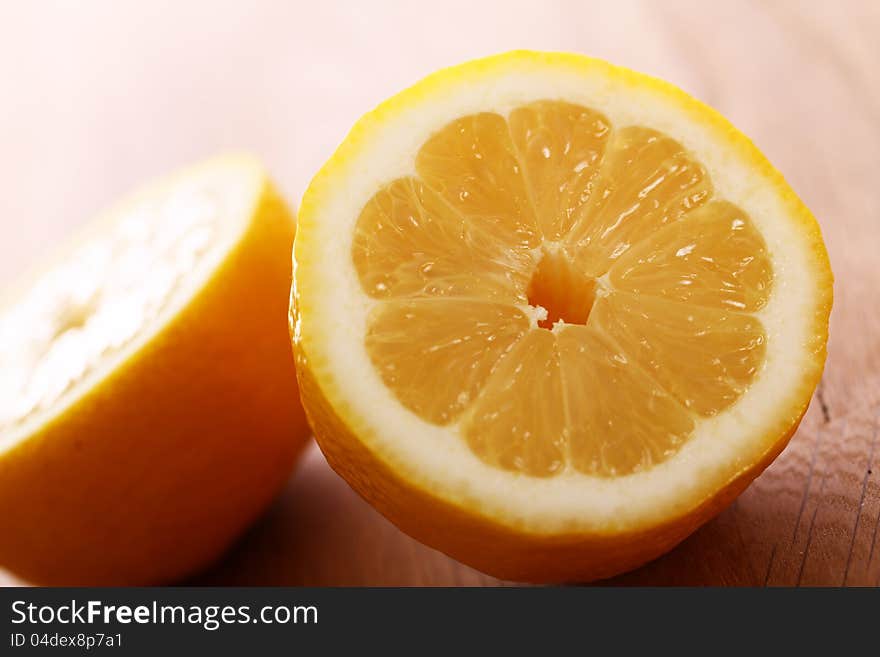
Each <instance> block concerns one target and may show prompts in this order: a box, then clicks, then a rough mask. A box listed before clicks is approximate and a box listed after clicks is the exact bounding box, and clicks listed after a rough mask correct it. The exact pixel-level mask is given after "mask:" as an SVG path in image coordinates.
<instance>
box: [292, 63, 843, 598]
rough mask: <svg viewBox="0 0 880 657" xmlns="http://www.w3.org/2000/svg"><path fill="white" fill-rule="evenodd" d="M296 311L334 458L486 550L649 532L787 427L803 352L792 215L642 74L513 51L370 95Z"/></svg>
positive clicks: (524, 552)
mask: <svg viewBox="0 0 880 657" xmlns="http://www.w3.org/2000/svg"><path fill="white" fill-rule="evenodd" d="M299 222H300V223H299V228H298V233H297V236H296V242H295V263H294V271H295V273H294V290H293V293H292V303H291V307H292V310H291V332H292V339H293V342H294V347H295V351H296V355H297V369H298V373H299V378H300V389H301V392H302V396H303V402H304V404H305V408H306V412H307V414H308V415H309V417H310V420H311V423H312V425H313V428H314V430H315V433H316V437H317V439H318V442H319V444H320V446H321V449H322V450H323V451H324V453H325V455H326V456H327V459H328V461H329V462H330V464H331V465H332V466H333V467H334V468H335V469H336V471H337V472H338V473H339V474H341V475H342V476H343V477H344V478H345V479H346V480H347V481H348V482H349V483H350V484H351V485H352V486H353V487H354V488H355V489H356V490H357V491H358V492H360V493H361V495H363V496H364V497H365V498H366V499H367V500H368V501H370V502H371V503H372V504H373V505H375V506H376V508H378V509H379V510H380V511H381V512H382V513H384V514H385V515H386V516H387V517H388V518H390V519H391V520H392V521H393V522H395V523H396V524H397V525H398V526H399V527H401V528H402V529H403V530H404V531H406V532H408V533H410V534H412V535H413V536H414V537H416V538H418V539H421V540H422V541H424V542H426V543H428V544H429V545H432V546H434V547H436V548H439V549H440V550H442V551H444V552H446V553H448V554H449V555H451V556H453V557H455V558H457V559H459V560H461V561H463V562H465V563H467V564H470V565H472V566H475V567H477V568H479V569H481V570H483V571H485V572H487V573H491V574H493V575H496V576H499V577H503V578H508V579H515V580H529V581H537V582H545V581H566V580H568V581H574V580H578V581H586V580H591V579H595V578H601V577H606V576H610V575H613V574H615V573H618V572H621V571H623V570H626V569H630V568H633V567H635V566H637V565H639V564H642V563H644V562H646V561H648V560H650V559H652V558H654V557H656V556H658V555H659V554H661V553H663V552H664V551H666V550H668V549H670V548H671V547H672V546H674V545H675V544H676V543H678V542H679V541H681V540H682V539H683V538H684V537H685V536H687V535H688V534H689V533H690V532H692V531H693V530H694V529H695V528H696V527H698V526H699V525H700V524H701V523H703V522H705V521H706V520H707V519H709V518H710V517H712V516H713V515H714V514H716V513H717V512H718V511H720V510H721V509H722V508H723V507H724V506H725V505H726V504H728V503H729V502H730V501H731V500H732V499H733V498H734V497H735V496H736V495H737V494H739V493H740V492H741V491H742V490H743V489H744V488H745V487H746V486H747V485H748V484H749V482H750V481H751V480H752V479H753V478H754V477H755V476H757V475H758V473H760V472H761V470H763V469H764V468H765V467H766V466H767V465H768V464H769V463H770V462H771V461H772V460H773V458H774V457H775V456H776V455H777V454H779V452H780V451H781V450H782V449H783V447H784V446H785V444H786V443H787V441H788V439H789V438H790V436H791V435H792V433H793V432H794V430H795V428H796V427H797V425H798V422H799V421H800V418H801V417H802V415H803V413H804V412H805V410H806V408H807V406H808V404H809V401H810V396H811V393H812V391H813V389H814V387H815V386H816V384H817V382H818V380H819V377H820V376H821V372H822V367H823V363H824V358H825V343H826V337H827V326H828V315H829V311H830V308H831V301H832V274H831V270H830V267H829V263H828V258H827V255H826V251H825V247H824V244H823V242H822V237H821V235H820V232H819V228H818V226H817V224H816V221H815V219H814V218H813V217H812V215H811V214H810V212H809V211H808V210H807V209H806V208H805V207H804V205H803V204H802V203H801V202H800V201H799V200H798V198H797V197H796V196H795V194H794V193H793V192H792V190H791V189H790V188H789V187H788V185H787V184H786V183H785V181H784V180H783V178H782V176H781V175H780V174H779V173H778V172H777V171H776V170H775V169H773V167H772V166H771V165H770V164H769V163H768V162H767V160H766V159H765V158H764V157H763V156H762V155H761V153H760V152H759V151H758V150H757V149H756V148H755V147H754V146H753V145H752V143H751V142H750V141H749V140H748V139H747V138H746V137H744V136H743V135H742V134H741V133H739V132H738V131H737V130H736V129H735V128H733V126H731V125H730V124H729V123H728V122H727V121H726V120H725V119H723V118H722V117H721V116H719V115H718V114H717V113H716V112H714V111H713V110H711V109H710V108H708V107H706V106H705V105H703V104H702V103H700V102H698V101H696V100H694V99H693V98H691V97H689V96H688V95H686V94H685V93H683V92H682V91H679V90H678V89H676V88H674V87H672V86H670V85H668V84H666V83H663V82H660V81H658V80H654V79H652V78H649V77H646V76H644V75H640V74H637V73H633V72H631V71H628V70H625V69H621V68H618V67H615V66H611V65H609V64H606V63H604V62H600V61H597V60H593V59H589V58H586V57H582V56H577V55H567V54H545V53H534V52H513V53H509V54H505V55H500V56H496V57H491V58H488V59H484V60H480V61H475V62H471V63H468V64H464V65H462V66H458V67H454V68H451V69H447V70H444V71H441V72H439V73H437V74H435V75H432V76H430V77H428V78H427V79H425V80H424V81H422V82H420V83H418V84H416V85H415V86H414V87H412V88H411V89H408V90H406V91H404V92H403V93H401V94H399V95H397V96H395V97H394V98H392V99H391V100H389V101H387V102H385V103H383V104H382V105H380V106H379V108H378V109H376V110H374V111H373V112H371V113H369V114H367V115H366V116H365V117H364V118H363V119H361V120H360V121H359V122H358V123H357V125H356V126H355V127H354V129H353V130H352V131H351V133H350V134H349V136H348V137H347V138H346V140H345V142H344V143H343V144H342V145H341V146H340V148H339V149H338V151H337V152H336V154H335V155H334V156H333V157H332V158H331V159H330V161H329V162H328V163H327V164H326V165H325V166H324V168H323V169H322V170H321V171H320V173H318V175H317V176H316V177H315V179H314V180H313V182H312V184H311V186H310V187H309V189H308V191H307V192H306V194H305V197H304V198H303V202H302V209H301V212H300V218H299Z"/></svg>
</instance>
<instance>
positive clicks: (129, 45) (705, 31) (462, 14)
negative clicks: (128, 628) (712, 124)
mask: <svg viewBox="0 0 880 657" xmlns="http://www.w3.org/2000/svg"><path fill="white" fill-rule="evenodd" d="M312 4H315V3H310V5H312ZM318 4H319V5H320V6H306V5H298V4H296V3H289V2H280V1H279V2H258V3H234V2H214V3H211V4H210V7H208V5H206V4H202V3H184V5H183V6H182V7H181V6H180V4H178V3H171V2H165V1H162V2H152V3H118V2H95V3H88V5H85V6H84V5H80V4H77V5H76V6H75V7H74V6H73V5H70V6H67V5H63V4H57V3H41V2H38V3H27V4H26V3H18V4H17V5H16V4H13V3H7V4H5V5H4V6H3V8H2V9H0V84H2V86H3V89H4V96H3V100H2V102H0V143H2V144H3V153H2V154H0V179H2V180H3V181H4V193H3V194H2V195H0V217H2V218H0V276H2V277H8V276H11V275H12V274H14V273H16V272H17V271H19V270H20V269H22V268H23V267H24V266H25V264H26V263H27V262H28V261H30V260H31V259H33V258H34V257H35V256H36V255H37V254H39V253H40V252H42V251H44V250H46V249H47V248H48V247H49V246H50V245H51V244H52V243H54V242H56V241H57V240H59V239H61V238H62V237H63V236H64V235H65V234H66V233H67V232H69V231H70V230H71V229H72V228H73V227H74V226H76V225H77V224H79V223H81V222H82V221H84V220H85V219H86V218H87V217H88V216H89V215H90V214H91V213H92V212H94V211H95V210H96V209H98V208H100V207H101V206H103V205H105V204H106V203H107V202H109V201H110V200H111V199H112V198H114V197H115V196H117V195H118V194H119V193H121V192H122V191H124V190H125V189H128V188H130V187H131V186H132V185H133V184H135V183H136V182H137V181H138V180H139V179H142V178H144V177H148V176H150V175H154V174H155V173H158V172H160V171H163V170H166V169H169V168H171V167H173V166H176V165H178V164H180V163H183V162H186V161H189V160H193V159H196V158H198V157H201V156H204V155H209V154H211V153H214V152H216V151H218V150H228V149H230V148H235V149H246V150H250V151H254V152H256V153H257V154H259V155H260V156H261V157H262V158H263V159H264V160H265V161H266V162H267V163H268V164H269V166H270V168H271V170H272V171H273V172H274V173H275V175H276V177H277V178H278V180H279V181H280V183H281V186H282V188H283V189H284V190H285V191H286V192H287V193H288V194H289V196H290V198H292V199H297V198H299V195H300V194H301V193H302V191H303V189H304V188H305V185H306V184H307V181H308V179H309V176H310V175H311V173H313V172H314V171H315V170H316V169H317V167H318V166H319V165H320V163H321V162H322V161H323V160H324V159H325V158H326V157H327V156H328V155H329V154H330V152H331V151H332V149H333V147H334V145H335V144H336V143H338V141H339V140H340V139H341V138H342V136H343V135H344V134H345V131H346V130H347V128H348V127H349V126H350V125H351V123H352V122H353V121H354V120H355V118H356V117H357V116H358V115H359V114H361V113H362V112H363V111H365V110H367V109H369V108H370V107H371V106H373V105H374V104H375V103H376V102H378V101H379V100H381V99H382V98H383V97H385V96H388V95H389V94H391V93H393V92H394V91H396V90H398V89H400V88H402V87H403V86H405V85H406V84H409V83H411V82H412V81H414V80H416V79H418V78H419V77H421V76H422V75H424V74H425V73H427V72H428V71H430V70H432V69H434V68H437V67H439V66H443V65H446V64H450V63H454V62H457V61H462V60H464V59H468V58H471V57H474V56H478V55H482V54H487V53H490V52H496V51H501V50H506V49H509V48H513V47H533V48H542V49H555V50H574V51H581V52H586V53H588V54H592V55H595V56H599V57H603V58H606V59H609V60H611V61H614V62H617V63H620V64H623V65H626V66H630V67H633V68H636V69H640V70H643V71H646V72H649V73H653V74H656V75H659V76H661V77H663V78H666V79H668V80H670V81H672V82H674V83H676V84H678V85H679V86H682V87H683V88H685V89H686V90H688V91H690V92H691V93H693V94H694V95H696V96H697V97H699V98H701V99H703V100H705V101H707V102H709V103H710V104H712V105H713V106H715V107H716V108H718V109H719V110H721V112H722V113H724V114H725V115H726V116H728V117H729V118H730V119H731V120H732V121H733V122H734V123H735V124H737V125H738V126H739V127H740V128H741V129H742V130H744V131H745V132H746V133H747V134H748V135H750V136H751V137H752V138H753V139H754V141H755V142H756V143H757V144H758V146H759V147H760V148H761V149H762V150H763V151H764V152H765V153H766V154H767V155H768V157H769V158H770V159H771V161H773V162H774V163H775V164H776V165H777V167H778V168H779V169H780V170H781V171H782V172H783V173H784V174H785V175H786V177H787V178H788V180H789V181H790V183H791V184H792V186H793V187H794V188H795V190H796V191H797V192H798V193H799V194H800V195H801V197H802V198H803V199H804V201H805V202H806V203H807V205H808V206H810V208H811V209H812V210H813V211H814V213H815V214H816V216H817V217H818V218H819V221H820V223H821V224H822V228H823V232H824V235H825V237H826V241H827V244H828V248H829V251H830V254H831V261H832V265H833V267H834V270H835V274H836V284H835V307H834V312H833V315H832V327H831V339H830V344H829V357H828V362H827V366H826V371H825V376H824V378H823V382H822V385H821V387H820V389H819V391H818V393H817V396H816V398H815V399H814V401H813V404H812V406H811V408H810V411H809V413H808V414H807V416H806V418H805V420H804V422H803V425H802V427H801V429H800V430H799V431H798V433H797V435H796V436H795V437H794V439H793V440H792V442H791V445H790V446H789V448H788V449H787V450H786V451H785V452H784V453H783V454H782V456H781V457H780V458H779V459H778V460H777V461H776V462H775V463H774V464H773V465H772V466H771V467H770V468H769V469H768V470H767V471H766V472H765V473H764V474H763V475H762V476H761V477H760V478H759V479H758V480H757V481H756V482H755V483H754V484H753V485H752V486H751V487H750V488H749V489H748V490H747V491H746V492H745V493H744V494H743V495H742V496H741V497H740V498H739V499H738V500H737V501H736V503H735V504H733V505H732V506H731V507H730V508H728V509H727V510H726V511H724V512H723V513H722V514H721V515H720V516H719V517H718V518H717V519H715V520H714V521H712V522H710V523H709V524H707V525H706V526H705V527H703V528H702V529H701V530H699V531H698V532H697V533H695V534H694V535H693V536H692V537H690V538H689V539H688V540H686V541H685V542H684V543H683V544H682V545H680V546H679V547H678V548H677V549H675V550H673V551H672V552H670V553H669V554H667V555H666V556H664V557H662V558H660V559H658V560H657V561H655V562H653V563H651V564H649V565H647V566H645V567H643V568H641V569H639V570H637V571H635V572H632V573H628V574H626V575H623V576H621V577H618V578H615V579H613V580H609V581H608V582H603V583H604V584H609V585H664V584H691V585H759V586H760V585H764V584H768V585H830V586H838V585H844V584H846V585H867V586H878V585H880V445H878V442H880V438H878V426H880V264H878V261H877V259H878V254H880V210H878V207H880V204H878V202H877V200H876V199H877V189H876V186H877V180H878V176H880V67H878V63H880V40H878V39H877V36H876V35H877V34H878V33H880V3H877V2H874V1H872V0H865V1H864V2H857V1H849V2H836V3H828V2H821V1H819V0H816V1H815V2H811V1H803V2H798V1H795V0H792V1H790V2H758V1H757V0H754V1H750V2H729V3H703V2H696V1H694V2H683V1H682V2H663V3H660V2H652V1H650V0H646V1H644V2H626V1H623V0H617V1H616V2H614V3H607V2H600V3H586V2H577V1H574V0H572V1H570V2H564V1H560V2H546V3H541V10H540V12H537V11H536V7H537V6H538V5H536V4H535V3H533V2H504V3H472V2H463V1H462V2H444V3H442V7H440V6H439V5H438V6H437V7H436V8H434V9H432V8H426V7H424V6H421V5H418V3H392V2H388V3H384V4H383V3H356V2H350V3H332V2H328V3H318ZM209 9H210V10H209ZM2 578H3V577H2V576H0V579H2ZM6 581H7V582H10V581H14V580H13V579H12V578H11V577H6ZM193 582H194V583H204V584H254V585H263V584H267V585H269V584H274V585H281V584H286V585H300V584H308V585H321V584H332V585H335V584H351V585H359V584H372V585H493V584H499V583H500V582H497V581H496V580H493V579H492V578H489V577H486V576H484V575H482V574H480V573H478V572H475V571H473V570H471V569H469V568H466V567H464V566H462V565H460V564H458V563H456V562H454V561H452V560H451V559H449V558H447V557H446V556H444V555H442V554H440V553H438V552H435V551H433V550H431V549H429V548H427V547H424V546H422V545H420V544H418V543H416V542H415V541H413V540H411V539H410V538H408V537H407V536H405V535H403V534H401V533H400V532H398V531H397V530H396V529H395V528H394V527H393V526H392V525H390V524H389V523H388V522H387V521H386V520H384V519H383V518H382V517H380V516H379V515H378V514H377V513H375V512H374V511H373V510H372V509H371V508H369V507H368V506H367V505H366V504H365V503H364V502H363V501H361V500H360V499H359V498H358V497H357V496H356V495H355V494H354V493H353V492H352V491H351V490H350V489H349V488H348V487H347V486H346V485H345V484H344V483H343V482H342V481H341V480H340V479H338V478H337V477H336V475H335V474H334V473H333V472H332V471H330V470H329V468H328V467H327V465H326V463H325V462H324V460H323V458H322V457H321V455H320V453H319V452H318V451H317V449H316V448H314V447H313V448H312V449H311V450H310V452H309V453H308V454H307V456H306V458H305V459H304V460H303V462H302V463H301V465H300V467H299V468H298V471H297V472H296V473H295V475H294V476H293V477H292V478H291V480H290V482H289V485H288V487H287V489H286V490H285V491H284V493H283V495H282V496H281V497H280V498H279V500H278V501H277V503H276V504H275V505H274V506H273V507H272V509H271V510H270V511H269V512H268V513H267V514H266V516H265V517H264V518H262V519H261V520H260V521H259V522H258V523H257V524H256V526H255V527H254V528H253V529H252V530H251V531H250V532H249V533H248V535H247V536H245V537H244V538H243V539H242V541H241V542H240V543H239V544H238V545H237V546H236V547H235V548H234V549H233V550H232V551H231V552H230V553H229V554H228V555H227V557H226V558H225V559H224V560H223V561H222V562H221V563H219V564H217V565H215V566H214V567H213V568H211V569H210V570H209V571H208V572H206V573H204V574H202V575H201V576H199V577H197V578H195V579H194V580H193Z"/></svg>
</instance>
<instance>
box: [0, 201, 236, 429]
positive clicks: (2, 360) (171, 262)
mask: <svg viewBox="0 0 880 657" xmlns="http://www.w3.org/2000/svg"><path fill="white" fill-rule="evenodd" d="M217 196H218V194H217V190H216V189H215V190H211V189H209V188H207V187H206V186H205V185H202V186H201V187H200V186H190V187H187V188H185V189H178V190H175V192H174V193H173V194H169V195H168V196H166V197H162V198H156V197H149V198H144V199H141V200H139V201H137V202H135V205H134V206H133V207H131V208H130V209H129V211H128V213H127V215H126V216H125V217H124V218H123V219H122V220H120V221H119V222H118V223H117V224H116V225H113V226H111V227H110V230H108V231H107V232H105V233H102V234H100V235H95V236H93V237H92V239H90V240H88V241H87V242H86V243H84V244H82V245H81V246H79V248H77V249H75V250H74V252H73V253H71V254H69V256H68V257H67V258H66V259H64V261H63V262H62V263H60V264H58V265H56V266H55V268H53V269H52V270H50V271H48V272H46V273H45V274H43V275H42V277H41V278H40V279H39V280H38V281H37V282H36V283H35V284H34V285H33V287H32V288H31V289H30V290H29V291H28V293H27V295H26V296H25V297H24V298H23V299H21V300H20V301H19V302H18V303H12V304H10V305H9V306H8V307H7V308H5V309H3V308H0V344H2V345H3V348H2V349H0V432H2V431H4V430H6V429H11V428H13V427H15V426H17V425H19V424H21V423H22V422H23V421H24V420H26V419H27V418H28V417H30V416H32V415H33V414H35V413H37V412H38V411H40V410H44V409H46V408H48V407H50V406H51V405H52V404H53V403H54V402H56V401H57V400H58V399H59V398H60V397H62V396H63V395H64V394H65V393H66V392H68V391H69V390H70V389H71V388H72V387H73V386H74V385H75V384H76V383H77V382H78V381H80V380H82V379H83V378H84V377H85V376H86V375H88V373H89V372H90V371H91V370H92V369H93V368H94V367H95V366H96V365H97V364H98V363H100V362H101V361H102V360H103V359H105V358H107V357H109V356H111V355H112V354H113V353H116V352H117V351H118V350H119V349H121V348H122V347H123V346H125V345H126V344H128V343H130V342H131V341H132V340H133V339H134V338H135V336H136V335H138V333H139V332H140V331H141V329H142V328H143V327H144V325H145V324H146V323H147V322H149V321H150V320H153V319H154V318H155V317H156V316H157V315H158V314H159V313H160V312H161V311H162V309H163V308H165V307H166V306H167V304H168V302H169V300H170V298H171V296H172V292H173V291H174V289H175V288H177V287H178V286H179V285H180V284H181V282H182V281H183V279H184V278H185V277H186V276H187V275H188V274H190V273H191V272H192V271H193V269H194V267H195V265H196V263H197V262H198V261H199V260H200V259H202V258H203V257H204V256H205V254H206V253H207V251H208V250H209V249H210V247H211V245H212V244H214V242H215V237H216V235H215V233H216V224H217V221H216V217H217V216H218V214H222V210H223V209H222V208H219V207H218V201H217V200H215V197H217Z"/></svg>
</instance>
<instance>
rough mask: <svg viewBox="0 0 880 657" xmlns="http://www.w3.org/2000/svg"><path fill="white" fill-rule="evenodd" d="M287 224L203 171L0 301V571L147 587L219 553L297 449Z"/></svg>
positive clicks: (177, 181)
mask: <svg viewBox="0 0 880 657" xmlns="http://www.w3.org/2000/svg"><path fill="white" fill-rule="evenodd" d="M293 233H294V221H293V218H292V216H291V214H290V212H289V211H288V210H287V209H286V207H285V206H284V204H283V202H282V201H281V200H280V198H279V196H278V195H277V194H276V193H275V191H274V190H273V187H272V185H271V184H270V182H269V181H268V179H267V177H266V174H265V172H264V170H263V169H262V167H261V166H260V165H259V164H258V163H256V162H255V161H253V160H251V159H250V158H246V157H227V158H220V159H217V160H213V161H210V162H207V163H205V164H203V165H200V166H196V167H194V168H192V169H189V170H186V171H184V172H181V173H179V174H177V175H175V176H172V177H170V178H169V179H166V180H163V181H161V182H158V183H156V184H154V185H152V186H150V187H148V188H146V189H145V190H143V191H142V192H140V193H138V194H135V195H134V196H132V197H131V198H129V199H128V200H126V201H124V202H123V203H122V204H120V205H119V206H118V207H116V208H115V209H114V210H112V211H110V212H108V213H107V214H106V215H104V216H103V217H102V218H99V219H98V220H96V221H95V222H94V223H93V224H91V225H90V226H89V227H88V228H87V229H86V230H85V232H84V234H83V235H82V236H81V237H80V238H79V239H78V240H76V241H75V242H74V243H72V244H71V245H70V246H68V247H67V248H65V249H64V250H63V251H62V252H61V253H59V254H57V256H56V257H55V258H54V259H52V260H51V261H50V264H49V265H48V266H47V267H44V268H43V269H41V270H40V271H38V272H36V273H35V274H33V275H32V276H30V277H29V278H28V279H27V280H26V281H24V282H23V283H22V284H21V285H19V286H18V287H17V288H16V289H15V290H13V291H12V292H11V294H9V295H8V296H7V298H6V299H5V300H4V301H3V302H2V304H0V519H2V522H0V526H2V531H0V567H2V568H6V569H8V570H11V571H13V572H15V573H16V574H18V575H19V576H21V577H23V578H25V579H26V580H29V581H33V582H37V583H50V584H88V585H98V584H148V583H156V582H165V581H168V580H172V579H175V578H177V577H180V576H182V575H184V574H186V573H189V572H191V571H192V570H193V569H195V568H198V567H200V566H202V565H204V564H205V563H206V562H208V561H210V560H211V559H213V558H215V557H216V556H217V555H218V554H219V553H220V552H221V551H222V550H223V549H224V548H225V547H226V546H228V545H229V543H230V542H231V541H232V540H233V539H234V538H235V537H236V536H237V535H238V534H239V533H240V532H241V530H242V529H243V528H244V527H245V526H246V525H247V524H248V523H249V522H250V521H251V520H253V518H254V516H255V515H256V514H257V513H258V512H259V511H260V510H261V509H262V508H263V507H264V506H265V505H266V504H267V503H268V502H269V500H270V499H271V498H272V497H273V495H274V494H275V493H276V492H277V491H278V489H279V487H280V486H281V485H282V484H283V482H284V480H285V479H286V477H287V476H288V474H289V473H290V470H291V467H292V465H293V461H294V458H295V456H296V454H297V453H298V452H299V450H300V448H301V447H302V446H303V444H304V443H305V440H306V439H307V437H308V433H309V432H308V428H307V425H306V422H305V417H304V414H303V412H302V408H301V406H300V404H299V399H298V393H297V388H296V380H295V378H294V376H293V371H292V367H293V357H292V355H291V353H290V342H289V340H288V336H287V330H286V321H285V319H286V316H287V298H288V291H289V286H290V249H291V247H292V243H293Z"/></svg>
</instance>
